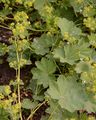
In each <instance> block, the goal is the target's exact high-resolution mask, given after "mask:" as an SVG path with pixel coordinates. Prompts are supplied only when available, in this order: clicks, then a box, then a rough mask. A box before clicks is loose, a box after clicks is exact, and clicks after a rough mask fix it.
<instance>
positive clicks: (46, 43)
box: [32, 34, 55, 55]
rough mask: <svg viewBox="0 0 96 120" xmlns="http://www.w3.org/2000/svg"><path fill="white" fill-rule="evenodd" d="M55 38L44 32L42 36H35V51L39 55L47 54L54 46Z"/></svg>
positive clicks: (33, 44)
mask: <svg viewBox="0 0 96 120" xmlns="http://www.w3.org/2000/svg"><path fill="white" fill-rule="evenodd" d="M54 42H55V40H54V38H53V37H51V36H48V35H45V34H43V35H42V36H41V37H40V38H35V39H34V41H33V43H32V48H33V49H34V52H35V53H36V54H38V55H45V54H46V53H48V52H49V50H50V49H49V47H52V45H53V44H54Z"/></svg>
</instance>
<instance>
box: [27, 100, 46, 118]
mask: <svg viewBox="0 0 96 120" xmlns="http://www.w3.org/2000/svg"><path fill="white" fill-rule="evenodd" d="M45 103H46V101H44V102H42V103H41V104H38V107H37V108H36V109H34V111H32V112H31V114H30V115H29V117H28V118H27V120H30V118H31V117H33V115H34V114H35V113H36V111H37V110H38V109H39V108H40V107H41V106H42V105H43V104H45Z"/></svg>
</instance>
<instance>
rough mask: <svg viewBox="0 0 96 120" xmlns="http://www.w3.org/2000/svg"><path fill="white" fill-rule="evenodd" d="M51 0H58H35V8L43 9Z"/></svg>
mask: <svg viewBox="0 0 96 120" xmlns="http://www.w3.org/2000/svg"><path fill="white" fill-rule="evenodd" d="M49 2H56V0H47V1H46V0H35V2H34V8H35V9H37V10H41V9H43V7H44V6H45V5H46V4H47V3H49Z"/></svg>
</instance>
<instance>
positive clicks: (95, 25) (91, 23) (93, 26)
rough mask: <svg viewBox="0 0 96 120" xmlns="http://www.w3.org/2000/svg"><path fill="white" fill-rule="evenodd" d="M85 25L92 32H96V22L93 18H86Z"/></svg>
mask: <svg viewBox="0 0 96 120" xmlns="http://www.w3.org/2000/svg"><path fill="white" fill-rule="evenodd" d="M83 22H84V25H85V26H86V27H87V28H89V29H90V30H92V31H94V30H96V20H95V18H93V17H88V18H84V21H83Z"/></svg>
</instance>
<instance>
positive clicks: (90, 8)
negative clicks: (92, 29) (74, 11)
mask: <svg viewBox="0 0 96 120" xmlns="http://www.w3.org/2000/svg"><path fill="white" fill-rule="evenodd" d="M94 14H95V9H94V7H93V6H92V5H89V6H85V7H84V10H83V15H84V17H90V16H93V15H94Z"/></svg>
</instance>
